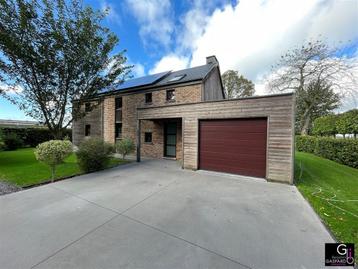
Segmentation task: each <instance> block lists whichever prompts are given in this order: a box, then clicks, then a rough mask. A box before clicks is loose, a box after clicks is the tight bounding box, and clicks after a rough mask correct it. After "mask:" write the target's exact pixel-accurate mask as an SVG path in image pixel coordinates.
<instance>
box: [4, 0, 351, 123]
mask: <svg viewBox="0 0 358 269" xmlns="http://www.w3.org/2000/svg"><path fill="white" fill-rule="evenodd" d="M84 3H85V4H88V5H91V6H92V7H94V8H96V9H105V8H108V9H109V14H108V16H107V18H106V19H105V21H104V23H105V24H106V26H108V27H109V28H110V29H111V30H112V31H113V32H115V33H116V34H117V35H118V37H119V38H120V43H119V44H118V46H117V47H116V49H115V50H116V51H120V50H123V49H126V50H127V53H126V56H127V57H128V61H129V62H128V63H129V64H134V65H135V68H134V69H133V76H135V77H136V76H142V75H145V74H150V73H155V72H161V71H166V70H178V69H182V68H186V67H190V66H196V65H200V64H204V63H205V57H206V56H209V55H212V54H215V55H216V56H217V58H218V60H219V62H220V65H221V71H222V72H224V71H225V70H227V69H235V70H239V72H240V73H242V74H243V75H244V76H246V77H248V78H249V79H251V80H253V81H254V82H255V84H256V92H257V93H258V94H264V93H266V89H265V85H264V83H263V80H262V78H263V77H264V76H265V75H267V74H269V72H270V66H271V65H272V64H274V63H275V62H276V61H277V59H278V58H279V56H280V55H282V54H283V53H284V52H285V51H287V50H288V49H290V48H292V47H294V46H298V45H300V44H302V42H304V41H305V40H309V39H312V38H313V39H314V38H318V37H320V38H323V39H324V40H325V41H326V42H327V43H329V44H330V45H334V46H341V47H342V50H341V55H339V56H348V57H351V58H352V59H354V60H357V62H358V27H356V26H357V25H358V1H356V0H345V1H338V0H241V1H239V2H237V1H228V0H212V1H204V0H183V1H169V0H123V1H115V0H98V1H97V0H85V1H84ZM357 74H358V72H357ZM356 106H357V102H356V101H354V102H352V100H351V99H350V100H348V101H347V102H345V103H344V109H350V108H352V107H356ZM4 118H5V119H29V118H28V117H26V115H24V113H23V112H21V111H19V110H18V108H17V107H15V106H14V105H12V104H10V103H9V102H8V101H6V100H5V99H4V98H1V97H0V119H4Z"/></svg>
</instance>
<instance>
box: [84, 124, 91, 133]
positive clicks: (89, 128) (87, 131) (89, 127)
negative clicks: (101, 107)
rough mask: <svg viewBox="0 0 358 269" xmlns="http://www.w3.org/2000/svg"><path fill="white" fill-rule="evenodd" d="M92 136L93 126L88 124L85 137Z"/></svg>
mask: <svg viewBox="0 0 358 269" xmlns="http://www.w3.org/2000/svg"><path fill="white" fill-rule="evenodd" d="M90 135H91V125H89V124H86V126H85V136H90Z"/></svg>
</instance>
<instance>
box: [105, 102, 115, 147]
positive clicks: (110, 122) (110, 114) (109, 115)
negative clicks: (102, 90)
mask: <svg viewBox="0 0 358 269" xmlns="http://www.w3.org/2000/svg"><path fill="white" fill-rule="evenodd" d="M114 121H115V97H114V96H108V97H106V98H105V99H104V101H103V140H104V141H106V142H109V143H114V142H115V137H114V136H115V132H114V131H115V130H114V129H115V124H114Z"/></svg>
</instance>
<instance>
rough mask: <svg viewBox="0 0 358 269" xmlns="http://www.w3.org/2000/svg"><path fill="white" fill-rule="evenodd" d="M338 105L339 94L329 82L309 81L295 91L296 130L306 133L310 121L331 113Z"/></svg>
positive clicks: (310, 124)
mask: <svg viewBox="0 0 358 269" xmlns="http://www.w3.org/2000/svg"><path fill="white" fill-rule="evenodd" d="M339 105H340V95H339V94H337V93H335V92H334V91H333V89H332V86H331V85H330V84H327V83H325V82H323V81H311V82H309V84H307V85H304V86H303V88H302V89H298V90H297V91H296V130H298V131H300V133H301V134H302V135H306V134H308V131H309V130H311V128H312V122H313V121H314V120H315V119H317V118H319V117H321V116H325V115H328V114H330V113H332V111H333V110H334V109H336V108H338V107H339Z"/></svg>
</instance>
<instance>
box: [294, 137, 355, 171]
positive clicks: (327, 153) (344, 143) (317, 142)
mask: <svg viewBox="0 0 358 269" xmlns="http://www.w3.org/2000/svg"><path fill="white" fill-rule="evenodd" d="M296 150H298V151H304V152H308V153H313V154H315V155H317V156H320V157H323V158H326V159H329V160H332V161H335V162H337V163H341V164H344V165H348V166H350V167H354V168H358V140H357V139H336V138H330V137H313V136H296Z"/></svg>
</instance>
